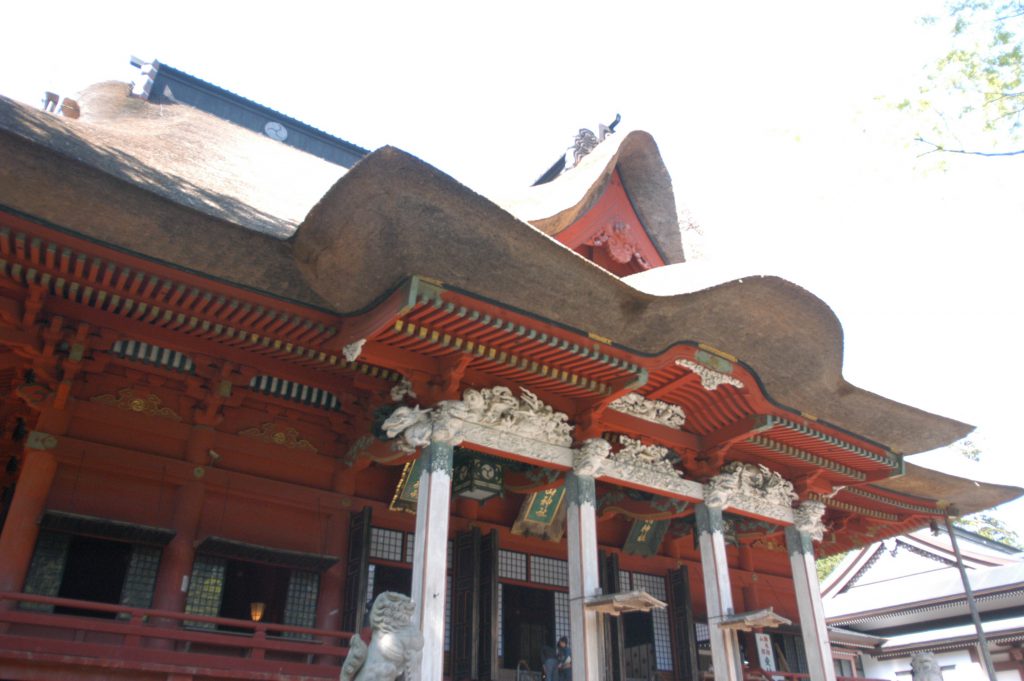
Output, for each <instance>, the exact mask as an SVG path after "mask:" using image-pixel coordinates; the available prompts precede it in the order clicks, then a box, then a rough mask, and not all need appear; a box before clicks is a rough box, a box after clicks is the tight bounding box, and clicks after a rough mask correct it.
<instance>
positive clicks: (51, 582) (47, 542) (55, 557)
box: [19, 531, 70, 612]
mask: <svg viewBox="0 0 1024 681" xmlns="http://www.w3.org/2000/svg"><path fill="white" fill-rule="evenodd" d="M69 539H70V537H69V535H66V534H64V533H62V532H46V531H43V532H40V533H39V537H38V539H36V550H35V552H34V553H33V554H32V562H31V563H30V564H29V566H28V575H27V576H26V577H25V593H27V594H37V595H39V596H56V595H57V593H58V592H59V591H60V583H61V580H63V579H64V565H65V564H66V563H67V556H68V540H69ZM19 607H20V609H21V610H35V611H37V612H53V606H52V605H45V604H43V603H22V604H21V605H20V606H19Z"/></svg>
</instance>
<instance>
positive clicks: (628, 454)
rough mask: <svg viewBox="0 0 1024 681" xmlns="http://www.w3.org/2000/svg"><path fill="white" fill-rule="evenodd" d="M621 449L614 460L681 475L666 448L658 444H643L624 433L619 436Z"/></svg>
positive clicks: (667, 473) (665, 473)
mask: <svg viewBox="0 0 1024 681" xmlns="http://www.w3.org/2000/svg"><path fill="white" fill-rule="evenodd" d="M619 442H621V443H622V444H623V447H622V449H620V450H619V451H618V452H616V453H615V460H616V461H618V462H620V463H628V464H630V465H632V466H636V467H639V468H648V469H650V470H653V471H657V472H659V473H662V474H664V475H669V476H676V477H680V478H681V477H683V472H682V471H681V470H679V469H678V468H676V467H675V466H674V465H673V463H672V459H671V458H670V454H669V451H668V449H666V448H665V447H661V446H659V445H645V444H644V443H642V442H640V440H634V439H633V438H631V437H626V436H625V435H620V436H619Z"/></svg>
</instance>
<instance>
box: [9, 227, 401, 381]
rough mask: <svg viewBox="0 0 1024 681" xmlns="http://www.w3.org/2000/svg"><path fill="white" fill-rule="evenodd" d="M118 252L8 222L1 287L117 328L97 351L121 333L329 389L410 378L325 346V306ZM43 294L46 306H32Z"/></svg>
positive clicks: (329, 332) (331, 332)
mask: <svg viewBox="0 0 1024 681" xmlns="http://www.w3.org/2000/svg"><path fill="white" fill-rule="evenodd" d="M115 257H116V256H114V255H111V256H109V257H107V256H100V255H96V254H93V253H89V252H85V251H82V250H79V249H78V248H77V247H72V246H69V245H65V244H62V243H57V242H55V241H50V240H47V239H46V238H44V237H41V236H33V235H30V234H28V233H26V232H24V231H14V230H12V229H10V228H9V227H7V226H0V287H2V288H5V289H7V290H9V291H12V292H14V293H15V294H16V295H18V296H21V297H23V300H24V304H23V307H24V309H25V310H26V314H27V313H28V311H31V310H33V309H35V310H36V314H38V310H39V309H41V308H43V307H45V310H46V311H47V312H48V313H49V314H52V315H60V316H63V317H66V318H67V319H77V318H81V317H83V316H87V317H88V318H89V319H92V320H95V321H96V322H97V323H98V324H99V325H100V326H102V327H103V328H106V329H110V330H111V331H113V332H114V335H113V336H111V337H109V338H107V339H106V342H105V345H106V346H107V347H106V348H103V347H102V344H101V347H98V348H97V349H108V348H109V346H110V345H111V344H112V342H113V341H114V340H116V339H117V338H124V339H135V340H141V341H145V342H149V343H152V344H155V345H161V346H167V345H172V346H173V348H172V349H174V350H176V351H181V352H184V353H185V354H189V355H205V356H216V357H222V358H224V359H227V360H229V361H232V362H235V363H237V364H239V365H253V364H254V363H256V364H258V365H259V366H260V368H261V371H264V372H268V373H269V372H273V373H275V375H279V376H280V377H281V378H285V379H288V380H293V381H298V382H302V383H305V384H309V385H314V386H319V387H324V388H328V389H329V388H330V387H331V385H330V384H331V383H332V379H331V378H330V376H331V375H334V376H339V377H345V376H351V375H352V374H353V373H358V374H362V375H364V376H367V377H370V378H371V379H379V380H382V381H385V382H394V381H397V380H399V379H400V378H401V376H400V375H399V374H398V373H397V372H394V371H392V370H390V369H386V368H384V367H380V366H375V365H372V364H369V363H367V362H359V361H349V360H346V359H345V358H344V357H343V356H341V355H339V354H334V353H329V352H327V351H325V350H323V349H322V345H323V343H324V342H325V341H326V340H328V339H330V338H333V337H334V336H335V335H336V329H335V328H334V327H333V326H332V325H331V318H330V317H329V316H328V315H325V314H324V313H320V312H318V311H315V310H303V309H299V308H296V307H295V306H292V305H289V304H287V303H284V302H281V303H280V304H279V305H277V306H275V304H276V301H272V300H270V299H264V300H262V301H261V302H255V301H254V300H246V299H243V298H239V297H233V296H232V295H231V294H230V292H218V291H216V290H214V289H209V288H204V287H202V284H203V283H204V282H205V280H198V281H196V282H189V281H188V277H189V276H190V275H188V274H187V273H181V277H180V278H174V277H173V276H172V275H166V274H162V273H161V274H160V275H157V274H150V273H149V272H148V271H143V269H142V267H141V266H140V265H139V264H137V263H129V262H127V261H126V262H120V261H118V260H115V259H114V258H115ZM151 269H152V270H154V271H158V270H159V269H160V268H159V266H155V265H154V266H152V267H151ZM205 283H209V282H205ZM36 300H39V301H40V302H39V304H38V305H36V306H32V305H30V304H28V303H31V302H32V301H36ZM85 310H88V312H87V313H86V312H85ZM118 334H119V335H118ZM325 370H326V372H327V373H326V374H325V373H323V372H324V371H325ZM325 379H327V380H326V381H325ZM333 380H334V382H336V379H333ZM343 380H347V379H343Z"/></svg>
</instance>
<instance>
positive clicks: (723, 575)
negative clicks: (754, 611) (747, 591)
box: [695, 503, 743, 681]
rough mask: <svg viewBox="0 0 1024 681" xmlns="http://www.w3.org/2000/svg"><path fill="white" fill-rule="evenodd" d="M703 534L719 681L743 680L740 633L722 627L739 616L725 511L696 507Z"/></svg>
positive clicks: (703, 559) (703, 561) (714, 661)
mask: <svg viewBox="0 0 1024 681" xmlns="http://www.w3.org/2000/svg"><path fill="white" fill-rule="evenodd" d="M695 510H696V515H697V531H698V532H699V533H700V563H701V568H702V572H703V574H704V593H705V596H706V598H707V604H708V633H709V635H710V637H711V660H712V665H713V666H714V668H715V681H741V679H742V678H743V672H742V664H741V661H740V650H739V639H738V638H737V636H736V632H735V631H733V630H731V629H730V630H726V629H722V628H720V627H719V622H721V620H722V618H723V617H725V616H728V615H732V614H734V613H735V611H734V609H733V603H732V585H731V584H730V581H729V563H728V562H727V560H726V556H725V535H724V534H723V532H722V530H723V524H724V520H723V518H722V508H721V507H719V506H708V505H707V504H706V503H704V504H699V505H698V506H697V507H696V509H695Z"/></svg>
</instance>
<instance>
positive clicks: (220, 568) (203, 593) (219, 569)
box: [185, 555, 227, 629]
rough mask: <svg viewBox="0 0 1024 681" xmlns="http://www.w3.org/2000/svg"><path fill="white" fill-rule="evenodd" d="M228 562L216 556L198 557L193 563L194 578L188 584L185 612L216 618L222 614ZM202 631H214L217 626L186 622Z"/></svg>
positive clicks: (206, 623)
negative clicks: (221, 603) (222, 599)
mask: <svg viewBox="0 0 1024 681" xmlns="http://www.w3.org/2000/svg"><path fill="white" fill-rule="evenodd" d="M226 567H227V561H226V560H224V559H223V558H217V557H215V556H203V555H199V556H196V559H195V562H193V563H192V577H191V579H189V583H188V596H187V597H186V598H185V612H186V613H188V614H189V615H205V616H207V617H216V616H217V613H219V612H220V602H221V598H222V597H223V595H224V570H225V568H226ZM185 624H187V625H189V626H193V627H197V628H200V629H214V628H215V627H216V625H215V624H211V623H209V622H185Z"/></svg>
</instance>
